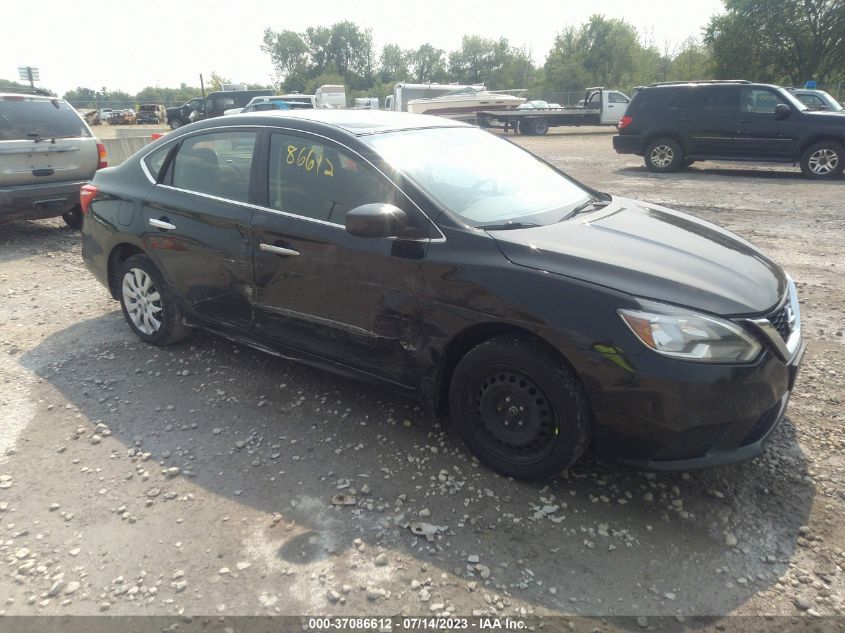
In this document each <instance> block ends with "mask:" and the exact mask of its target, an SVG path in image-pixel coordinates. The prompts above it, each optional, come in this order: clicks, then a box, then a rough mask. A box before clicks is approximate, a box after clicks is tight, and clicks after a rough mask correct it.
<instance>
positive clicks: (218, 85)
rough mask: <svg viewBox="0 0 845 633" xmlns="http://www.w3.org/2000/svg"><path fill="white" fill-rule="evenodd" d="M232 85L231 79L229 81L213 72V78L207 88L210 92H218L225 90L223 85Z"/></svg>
mask: <svg viewBox="0 0 845 633" xmlns="http://www.w3.org/2000/svg"><path fill="white" fill-rule="evenodd" d="M230 83H232V80H231V79H227V78H226V77H223V76H221V75H218V74H217V73H216V72H214V71H213V70H212V71H211V78H210V79H209V80H208V84H207V88H208V91H209V92H217V91H220V90H223V84H230Z"/></svg>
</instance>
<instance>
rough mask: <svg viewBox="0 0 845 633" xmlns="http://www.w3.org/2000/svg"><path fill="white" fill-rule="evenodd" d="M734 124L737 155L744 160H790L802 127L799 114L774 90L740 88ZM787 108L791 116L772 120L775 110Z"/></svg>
mask: <svg viewBox="0 0 845 633" xmlns="http://www.w3.org/2000/svg"><path fill="white" fill-rule="evenodd" d="M740 103H741V106H740V115H739V118H738V124H737V139H736V143H737V151H738V153H740V154H741V155H742V157H744V158H749V159H758V160H766V159H771V160H778V161H780V160H791V159H792V157H793V156H794V155H795V153H796V151H797V149H798V139H799V138H800V137H801V128H802V124H801V121H800V117H799V116H797V114H798V111H797V110H796V109H795V108H793V107H792V105H791V104H790V103H787V100H786V99H784V98H783V96H782V95H780V94H779V93H778V92H777V91H776V90H774V89H772V88H765V87H751V86H748V87H746V86H743V87H742V89H741V101H740ZM781 103H782V104H786V105H787V106H788V107H789V109H790V111H791V115H790V116H788V117H786V118H784V119H776V118H775V107H776V106H777V105H778V104H781Z"/></svg>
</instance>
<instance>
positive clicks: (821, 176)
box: [801, 141, 845, 180]
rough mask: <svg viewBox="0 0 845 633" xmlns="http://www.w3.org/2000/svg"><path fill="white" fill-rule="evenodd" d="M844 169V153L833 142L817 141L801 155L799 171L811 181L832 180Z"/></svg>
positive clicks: (839, 146)
mask: <svg viewBox="0 0 845 633" xmlns="http://www.w3.org/2000/svg"><path fill="white" fill-rule="evenodd" d="M843 168H845V151H843V149H842V145H840V144H839V143H837V142H835V141H819V142H818V143H813V144H812V145H810V147H808V148H807V149H806V150H804V153H803V154H802V155H801V171H802V172H804V175H805V176H806V177H807V178H811V179H813V180H834V179H835V178H838V177H839V175H840V174H841V173H842V169H843Z"/></svg>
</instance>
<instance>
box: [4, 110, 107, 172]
mask: <svg viewBox="0 0 845 633" xmlns="http://www.w3.org/2000/svg"><path fill="white" fill-rule="evenodd" d="M98 160H99V153H98V150H97V139H96V138H94V136H93V135H92V134H91V130H90V129H89V128H88V126H87V125H86V124H85V122H84V121H83V120H82V117H80V116H79V115H78V114H77V113H76V110H74V109H73V108H72V107H71V106H70V104H68V103H67V102H66V101H64V100H62V99H45V98H43V97H28V96H17V95H14V96H12V95H10V96H6V97H0V187H8V186H14V185H24V184H26V185H30V184H47V183H51V182H69V181H70V182H72V181H74V180H78V181H81V180H88V179H90V178H91V177H92V176H93V175H94V172H95V171H96V169H97V161H98Z"/></svg>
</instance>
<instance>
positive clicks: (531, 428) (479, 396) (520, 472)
mask: <svg viewBox="0 0 845 633" xmlns="http://www.w3.org/2000/svg"><path fill="white" fill-rule="evenodd" d="M449 402H450V409H451V413H452V419H453V421H454V422H455V424H456V425H457V428H458V431H459V432H460V434H461V437H462V438H463V440H464V442H465V443H466V444H467V446H468V447H469V448H470V449H471V450H472V451H473V453H475V455H476V456H477V457H478V459H479V460H481V461H482V462H483V463H485V464H486V465H488V466H490V467H491V468H493V469H494V470H496V471H498V472H500V473H502V474H504V475H507V476H511V477H516V478H518V479H528V480H537V479H545V478H547V477H551V476H553V475H556V474H558V473H559V472H560V471H562V470H564V469H565V468H568V467H569V466H570V465H571V464H573V463H574V462H575V461H576V460H577V459H578V458H579V457H580V456H581V454H582V453H583V452H584V450H585V449H586V447H587V445H588V443H589V439H590V435H591V428H592V416H591V413H590V408H589V405H588V402H587V397H586V394H585V393H584V391H583V387H582V386H581V384H580V382H579V381H578V379H577V377H576V376H575V374H574V372H573V371H572V370H571V369H570V368H569V367H568V366H567V365H566V364H565V362H564V361H563V359H562V358H560V357H559V356H558V355H556V354H555V352H554V351H553V350H551V349H550V348H548V347H547V346H546V345H545V344H543V343H541V342H539V341H535V340H533V339H530V338H522V337H516V336H511V335H505V336H499V337H496V338H494V339H491V340H489V341H486V342H485V343H482V344H481V345H479V346H477V347H475V348H473V349H472V350H470V351H469V352H468V353H467V354H466V355H465V356H464V357H463V358H462V359H461V361H460V362H459V363H458V365H457V367H456V368H455V372H454V374H453V376H452V382H451V386H450V392H449Z"/></svg>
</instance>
